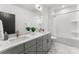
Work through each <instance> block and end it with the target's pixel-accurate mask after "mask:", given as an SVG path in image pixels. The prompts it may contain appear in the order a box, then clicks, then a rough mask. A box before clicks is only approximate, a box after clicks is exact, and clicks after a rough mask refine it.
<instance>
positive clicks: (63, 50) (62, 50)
mask: <svg viewBox="0 0 79 59" xmlns="http://www.w3.org/2000/svg"><path fill="white" fill-rule="evenodd" d="M48 54H79V48H75V47H71V46H68V45H66V44H63V43H59V42H53V44H52V47H51V49H50V51H49V52H48Z"/></svg>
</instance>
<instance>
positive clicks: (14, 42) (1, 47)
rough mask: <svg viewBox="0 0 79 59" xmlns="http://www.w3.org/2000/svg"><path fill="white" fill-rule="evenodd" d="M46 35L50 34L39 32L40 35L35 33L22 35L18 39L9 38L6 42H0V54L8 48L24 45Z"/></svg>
mask: <svg viewBox="0 0 79 59" xmlns="http://www.w3.org/2000/svg"><path fill="white" fill-rule="evenodd" d="M48 33H50V32H40V33H39V32H37V33H34V34H33V33H32V34H29V35H27V34H24V35H21V36H19V37H18V38H17V37H11V38H9V39H8V40H6V41H0V52H3V51H5V50H7V49H9V48H12V47H15V46H18V45H20V44H23V43H26V42H28V41H30V40H33V39H35V38H38V37H41V36H43V35H46V34H48Z"/></svg>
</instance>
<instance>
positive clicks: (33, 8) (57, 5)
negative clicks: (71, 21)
mask: <svg viewBox="0 0 79 59" xmlns="http://www.w3.org/2000/svg"><path fill="white" fill-rule="evenodd" d="M74 5H75V4H41V6H42V7H46V8H48V9H53V10H55V9H58V8H62V6H64V7H69V6H74ZM15 6H18V7H21V8H25V9H29V10H32V11H37V10H36V9H35V4H15Z"/></svg>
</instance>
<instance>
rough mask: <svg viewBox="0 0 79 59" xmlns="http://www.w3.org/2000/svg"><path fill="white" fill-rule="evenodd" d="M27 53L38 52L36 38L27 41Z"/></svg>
mask: <svg viewBox="0 0 79 59" xmlns="http://www.w3.org/2000/svg"><path fill="white" fill-rule="evenodd" d="M25 53H26V54H34V53H36V39H33V40H31V41H28V42H26V43H25Z"/></svg>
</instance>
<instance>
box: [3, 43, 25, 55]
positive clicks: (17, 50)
mask: <svg viewBox="0 0 79 59" xmlns="http://www.w3.org/2000/svg"><path fill="white" fill-rule="evenodd" d="M21 51H24V45H19V46H16V47H13V48H10V49H8V50H6V51H4V52H2V54H19V53H20V52H21Z"/></svg>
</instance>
